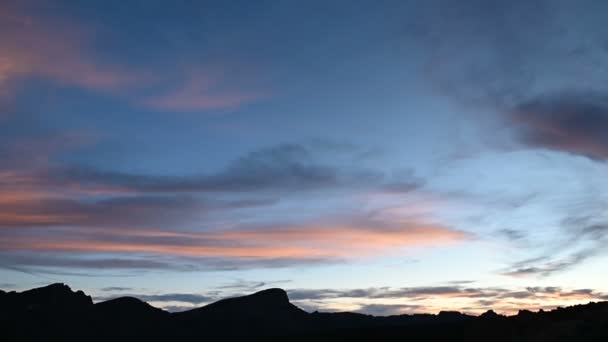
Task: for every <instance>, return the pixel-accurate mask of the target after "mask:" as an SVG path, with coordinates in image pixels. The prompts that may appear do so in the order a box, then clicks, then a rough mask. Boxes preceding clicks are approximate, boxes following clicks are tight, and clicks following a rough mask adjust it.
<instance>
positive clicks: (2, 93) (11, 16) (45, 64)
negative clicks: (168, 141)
mask: <svg viewBox="0 0 608 342" xmlns="http://www.w3.org/2000/svg"><path fill="white" fill-rule="evenodd" d="M25 7H27V6H19V4H17V5H15V4H8V3H3V4H2V5H0V51H2V56H0V104H2V105H4V104H5V103H4V102H7V101H6V98H8V97H13V96H12V95H14V93H16V92H17V91H18V90H20V88H21V86H22V85H23V83H24V81H28V80H31V79H44V80H47V81H51V82H53V83H54V85H59V86H69V87H76V88H83V89H87V90H93V91H102V92H104V93H105V94H111V95H113V96H115V97H117V98H119V99H122V100H124V101H126V102H129V103H132V104H135V105H138V106H142V107H147V108H153V109H158V110H165V111H171V112H175V111H206V110H218V109H234V108H238V107H240V106H242V105H245V104H248V103H252V102H256V101H258V100H260V99H262V98H265V97H268V92H267V91H266V92H264V93H262V92H261V91H260V90H259V89H260V88H261V86H260V85H259V84H254V85H246V84H245V83H247V82H249V83H252V82H251V81H249V80H247V82H246V81H245V80H243V81H240V83H243V84H242V85H241V86H238V85H236V84H234V83H236V79H237V76H239V77H238V78H243V75H242V74H241V75H225V73H226V72H225V71H224V69H226V70H228V69H232V68H235V66H234V65H231V66H225V65H224V66H218V65H213V66H212V65H211V63H209V62H206V63H198V64H191V65H186V66H184V67H179V68H178V67H176V65H180V64H182V63H179V62H177V61H173V62H167V61H164V63H163V65H162V67H159V66H158V65H152V64H150V63H139V64H137V65H134V64H133V63H132V62H131V63H128V62H121V60H120V59H119V58H115V60H117V61H118V62H113V63H109V62H107V61H104V60H103V59H102V58H100V57H99V54H98V53H97V52H96V51H97V50H98V47H99V45H96V43H97V44H101V45H103V44H104V43H106V42H105V41H104V39H116V37H112V36H111V35H109V36H108V35H107V33H108V32H104V33H105V34H106V35H102V34H99V31H100V28H99V27H96V26H93V23H86V24H83V23H79V22H78V20H74V19H73V18H70V19H72V20H61V19H60V18H55V17H51V16H42V15H39V13H40V12H41V11H38V12H36V10H37V8H36V7H35V6H29V8H27V9H26V8H25ZM33 13H36V14H33ZM68 23H69V24H68ZM110 32H111V31H110ZM94 33H95V34H94ZM121 33H122V32H121ZM118 39H120V38H118ZM23 42H29V43H28V44H24V43H23ZM107 45H108V44H106V45H105V46H104V47H107ZM109 45H111V44H109ZM112 52H113V51H111V50H110V51H109V53H112ZM121 52H124V51H121ZM104 57H106V56H104ZM106 59H107V58H106ZM167 65H172V66H173V67H170V68H167ZM252 89H255V90H252Z"/></svg>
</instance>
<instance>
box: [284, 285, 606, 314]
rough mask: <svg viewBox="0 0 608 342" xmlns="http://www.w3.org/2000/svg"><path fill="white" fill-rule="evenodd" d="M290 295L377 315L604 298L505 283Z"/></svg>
mask: <svg viewBox="0 0 608 342" xmlns="http://www.w3.org/2000/svg"><path fill="white" fill-rule="evenodd" d="M288 295H289V298H290V299H291V300H292V301H294V303H296V304H297V305H301V306H303V307H306V308H308V309H310V310H329V311H344V310H349V311H353V310H354V311H356V312H361V313H366V314H373V315H394V314H411V313H419V312H424V313H429V312H439V311H442V310H459V311H465V312H469V313H474V314H480V313H482V312H485V311H487V310H488V309H490V308H493V309H495V310H497V311H498V312H501V313H506V314H512V313H517V311H518V310H521V309H522V308H531V309H538V308H541V307H542V308H544V309H546V308H554V307H557V306H561V305H568V303H570V304H571V303H581V302H586V301H590V300H602V298H605V296H606V294H605V293H604V292H601V291H596V290H593V289H573V290H567V289H562V288H560V287H555V286H545V287H539V286H529V287H527V288H523V289H513V288H505V287H466V286H421V287H404V288H390V287H380V288H364V289H291V290H288Z"/></svg>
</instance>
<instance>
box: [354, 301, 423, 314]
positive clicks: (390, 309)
mask: <svg viewBox="0 0 608 342" xmlns="http://www.w3.org/2000/svg"><path fill="white" fill-rule="evenodd" d="M421 311H424V307H423V306H421V305H405V304H403V305H402V304H366V305H363V306H361V307H360V308H359V309H358V310H357V311H356V312H358V313H362V314H366V315H373V316H392V315H403V314H412V313H417V312H421Z"/></svg>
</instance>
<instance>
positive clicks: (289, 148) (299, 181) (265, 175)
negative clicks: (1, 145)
mask: <svg viewBox="0 0 608 342" xmlns="http://www.w3.org/2000/svg"><path fill="white" fill-rule="evenodd" d="M323 152H324V151H318V150H315V149H314V148H312V147H310V146H309V145H306V144H282V145H277V146H272V147H268V148H264V149H261V150H257V151H253V152H250V153H248V154H246V155H244V156H242V157H240V158H238V159H236V160H234V161H233V162H231V163H230V164H229V165H227V166H226V168H224V169H223V170H222V171H220V172H218V173H215V174H208V175H194V176H183V177H177V176H150V175H141V174H131V173H123V172H116V171H102V170H98V169H93V168H87V167H70V168H57V169H55V170H54V171H53V172H52V173H51V177H52V178H53V179H54V180H55V181H56V182H60V183H61V182H64V183H72V182H77V183H78V184H79V185H81V186H84V187H110V188H116V189H127V190H130V191H137V192H171V193H175V192H252V191H277V190H278V191H291V190H307V189H331V188H334V187H347V186H348V187H352V186H355V187H365V186H374V185H375V186H382V183H383V182H386V181H390V182H395V183H394V184H395V185H389V186H392V187H398V188H400V189H401V190H402V191H403V190H405V189H407V188H410V189H413V188H415V187H416V186H417V185H419V181H418V180H415V179H396V180H390V179H389V180H387V179H386V176H385V175H384V174H383V173H381V172H378V171H374V170H371V169H359V170H350V169H343V168H341V167H339V166H336V165H335V163H334V162H333V161H332V160H323V159H324V158H319V155H322V154H323ZM336 157H337V156H333V158H336ZM327 159H330V158H327ZM391 184H392V183H391Z"/></svg>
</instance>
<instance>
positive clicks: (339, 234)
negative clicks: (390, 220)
mask: <svg viewBox="0 0 608 342" xmlns="http://www.w3.org/2000/svg"><path fill="white" fill-rule="evenodd" d="M105 232H106V233H105V234H106V235H103V234H102V235H99V234H97V235H92V236H87V235H86V234H85V235H82V236H80V237H78V236H76V238H77V240H74V236H73V235H74V234H72V233H70V235H71V236H70V237H66V236H59V237H54V238H53V237H52V236H51V237H49V238H48V239H46V238H43V237H37V238H36V239H31V238H26V237H20V238H4V239H2V240H0V244H1V245H2V246H3V248H6V249H10V250H44V251H61V252H66V251H80V252H120V253H155V254H164V255H174V256H187V257H238V258H293V259H318V258H353V257H354V258H357V257H364V256H371V255H378V254H383V253H387V252H391V251H394V250H396V249H401V248H407V247H415V246H422V245H437V244H446V243H452V242H456V241H461V240H463V239H465V238H466V235H465V234H464V233H462V232H457V231H453V230H450V229H447V228H443V227H435V226H425V225H420V226H417V227H403V228H401V229H390V230H389V229H384V228H381V227H380V228H374V227H369V228H359V227H346V226H342V227H314V226H313V227H297V228H296V229H294V228H286V229H284V230H278V229H263V228H260V229H256V230H240V231H229V232H217V233H178V232H158V231H127V230H125V231H123V233H122V234H121V233H119V232H118V231H117V230H114V231H110V232H112V234H107V233H108V231H105ZM60 234H61V233H60Z"/></svg>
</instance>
